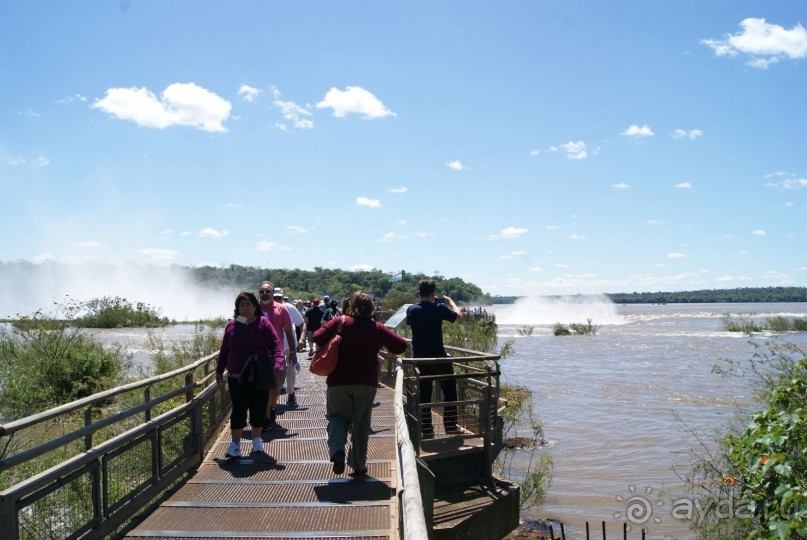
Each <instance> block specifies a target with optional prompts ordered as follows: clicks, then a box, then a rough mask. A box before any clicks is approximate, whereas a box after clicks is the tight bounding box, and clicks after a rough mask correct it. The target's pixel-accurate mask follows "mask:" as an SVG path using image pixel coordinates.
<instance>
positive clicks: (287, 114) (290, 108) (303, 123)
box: [272, 88, 314, 131]
mask: <svg viewBox="0 0 807 540" xmlns="http://www.w3.org/2000/svg"><path fill="white" fill-rule="evenodd" d="M272 98H273V99H274V102H273V103H274V106H275V107H276V108H278V109H280V114H281V115H283V119H284V120H286V121H287V122H290V123H291V125H292V127H295V128H297V129H313V128H314V121H313V120H310V119H308V118H303V117H304V116H312V113H311V111H310V110H309V109H307V108H304V107H300V106H299V105H297V104H296V103H294V102H293V101H285V100H282V99H280V90H278V89H277V88H273V89H272ZM275 125H276V126H278V127H280V129H283V130H284V131H288V129H287V128H286V125H285V124H275ZM281 126H282V127H281Z"/></svg>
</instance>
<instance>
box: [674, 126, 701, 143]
mask: <svg viewBox="0 0 807 540" xmlns="http://www.w3.org/2000/svg"><path fill="white" fill-rule="evenodd" d="M701 135H703V132H702V131H701V130H699V129H690V130H689V131H687V130H685V129H681V128H678V129H676V130H675V131H673V135H672V136H673V139H689V140H691V141H694V140H695V139H697V138H698V137H700V136H701Z"/></svg>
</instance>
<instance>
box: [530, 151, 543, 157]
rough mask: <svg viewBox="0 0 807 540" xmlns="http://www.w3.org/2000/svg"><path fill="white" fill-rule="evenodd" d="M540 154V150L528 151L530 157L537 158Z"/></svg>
mask: <svg viewBox="0 0 807 540" xmlns="http://www.w3.org/2000/svg"><path fill="white" fill-rule="evenodd" d="M540 154H541V151H540V150H530V155H531V156H538V155H540Z"/></svg>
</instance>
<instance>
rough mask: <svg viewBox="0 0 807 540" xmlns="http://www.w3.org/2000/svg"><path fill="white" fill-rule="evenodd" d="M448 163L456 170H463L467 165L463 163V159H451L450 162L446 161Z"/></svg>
mask: <svg viewBox="0 0 807 540" xmlns="http://www.w3.org/2000/svg"><path fill="white" fill-rule="evenodd" d="M446 165H448V166H449V167H450V168H452V169H454V170H455V171H463V170H465V169H466V167H465V165H463V164H462V162H461V161H449V162H448V163H446Z"/></svg>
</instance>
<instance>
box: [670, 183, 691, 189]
mask: <svg viewBox="0 0 807 540" xmlns="http://www.w3.org/2000/svg"><path fill="white" fill-rule="evenodd" d="M674 187H675V189H692V184H690V183H689V182H681V183H680V184H675V186H674Z"/></svg>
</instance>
